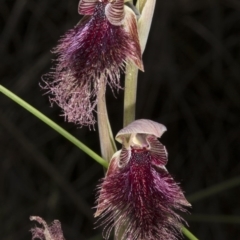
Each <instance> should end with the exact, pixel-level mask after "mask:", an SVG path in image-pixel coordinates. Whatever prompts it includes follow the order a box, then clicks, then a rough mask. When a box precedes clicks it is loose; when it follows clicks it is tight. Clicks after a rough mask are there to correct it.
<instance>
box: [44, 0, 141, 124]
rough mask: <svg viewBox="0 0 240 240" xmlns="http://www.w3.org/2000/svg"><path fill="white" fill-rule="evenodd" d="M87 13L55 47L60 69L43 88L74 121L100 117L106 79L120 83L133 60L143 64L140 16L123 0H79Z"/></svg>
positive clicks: (112, 83)
mask: <svg viewBox="0 0 240 240" xmlns="http://www.w3.org/2000/svg"><path fill="white" fill-rule="evenodd" d="M78 12H79V14H82V15H85V16H84V17H83V18H82V20H81V21H80V22H79V24H77V25H76V27H75V28H74V29H71V30H69V31H68V32H67V33H66V34H65V35H64V36H63V37H62V39H61V40H60V42H59V45H58V46H57V47H56V48H55V49H54V52H55V53H56V54H57V56H58V57H57V60H56V68H55V71H54V72H52V73H49V74H47V75H45V77H44V82H45V85H44V86H43V88H44V89H47V91H48V92H49V93H50V94H51V95H52V97H51V99H50V100H51V102H55V103H57V104H58V105H59V106H60V107H61V108H62V109H63V115H64V116H65V118H66V120H67V121H69V122H74V123H76V124H80V125H87V126H89V125H93V124H94V123H95V117H94V109H95V106H96V104H97V101H98V99H97V93H98V90H99V88H100V87H101V86H102V84H104V85H106V84H109V86H110V87H111V89H119V88H120V72H121V70H123V69H124V66H125V64H126V63H128V62H133V63H134V64H135V65H136V66H137V67H138V68H139V69H141V70H143V64H142V58H141V48H140V44H139V39H138V32H137V21H136V16H135V14H134V12H133V11H132V10H131V9H130V8H129V7H127V6H125V5H124V0H114V1H111V0H80V3H79V8H78Z"/></svg>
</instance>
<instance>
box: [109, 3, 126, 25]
mask: <svg viewBox="0 0 240 240" xmlns="http://www.w3.org/2000/svg"><path fill="white" fill-rule="evenodd" d="M105 14H106V17H107V19H108V21H109V22H110V23H111V24H112V25H115V26H120V25H122V24H123V19H124V1H123V0H115V1H112V2H109V3H108V4H107V5H106V8H105Z"/></svg>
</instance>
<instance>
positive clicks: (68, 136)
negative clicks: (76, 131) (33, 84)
mask: <svg viewBox="0 0 240 240" xmlns="http://www.w3.org/2000/svg"><path fill="white" fill-rule="evenodd" d="M0 92H2V93H3V94H4V95H5V96H7V97H8V98H10V99H12V100H13V101H14V102H16V103H17V104H19V105H20V106H22V107H23V108H25V109H26V110H27V111H29V112H30V113H32V114H33V115H34V116H36V117H37V118H39V119H40V120H41V121H43V122H44V123H46V124H47V125H48V126H50V127H51V128H52V129H54V130H55V131H57V132H58V133H59V134H61V135H62V136H63V137H65V138H66V139H68V140H69V141H70V142H71V143H73V144H74V145H75V146H77V147H78V148H80V149H81V150H82V151H84V152H85V153H86V154H88V155H89V156H90V157H91V158H93V159H94V160H95V161H97V162H98V163H100V164H101V165H102V166H103V167H105V168H107V166H108V163H107V162H106V161H105V160H104V159H103V158H101V157H100V156H99V155H98V154H96V153H95V152H93V151H92V150H91V149H90V148H88V147H87V146H86V145H84V144H83V143H82V142H80V141H79V140H78V139H77V138H75V137H74V136H73V135H71V134H70V133H69V132H67V131H66V130H64V129H63V128H62V127H60V126H59V125H58V124H56V123H55V122H53V121H52V120H51V119H50V118H48V117H47V116H45V115H44V114H42V113H41V112H40V111H38V110H37V109H36V108H34V107H32V106H31V105H30V104H28V103H27V102H25V101H24V100H23V99H21V98H20V97H18V96H17V95H15V94H14V93H13V92H11V91H9V90H8V89H6V88H5V87H3V86H1V85H0Z"/></svg>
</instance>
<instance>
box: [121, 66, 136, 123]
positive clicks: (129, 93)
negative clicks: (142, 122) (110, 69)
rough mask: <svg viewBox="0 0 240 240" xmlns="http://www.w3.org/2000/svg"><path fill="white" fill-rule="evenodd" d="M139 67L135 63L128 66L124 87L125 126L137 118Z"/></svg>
mask: <svg viewBox="0 0 240 240" xmlns="http://www.w3.org/2000/svg"><path fill="white" fill-rule="evenodd" d="M137 77H138V69H137V67H136V66H135V65H134V64H133V63H129V64H128V65H127V66H126V77H125V87H124V114H123V126H124V127H125V126H127V125H128V124H130V123H131V122H133V121H134V120H135V109H136V97H137Z"/></svg>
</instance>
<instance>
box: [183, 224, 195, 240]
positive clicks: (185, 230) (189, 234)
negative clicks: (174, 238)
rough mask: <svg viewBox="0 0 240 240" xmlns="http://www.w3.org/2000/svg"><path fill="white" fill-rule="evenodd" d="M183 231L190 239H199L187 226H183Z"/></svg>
mask: <svg viewBox="0 0 240 240" xmlns="http://www.w3.org/2000/svg"><path fill="white" fill-rule="evenodd" d="M182 233H183V234H184V235H185V236H186V237H187V238H188V239H190V240H198V238H196V237H195V236H194V235H193V234H192V233H191V232H190V231H189V230H188V229H187V228H185V227H182Z"/></svg>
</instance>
